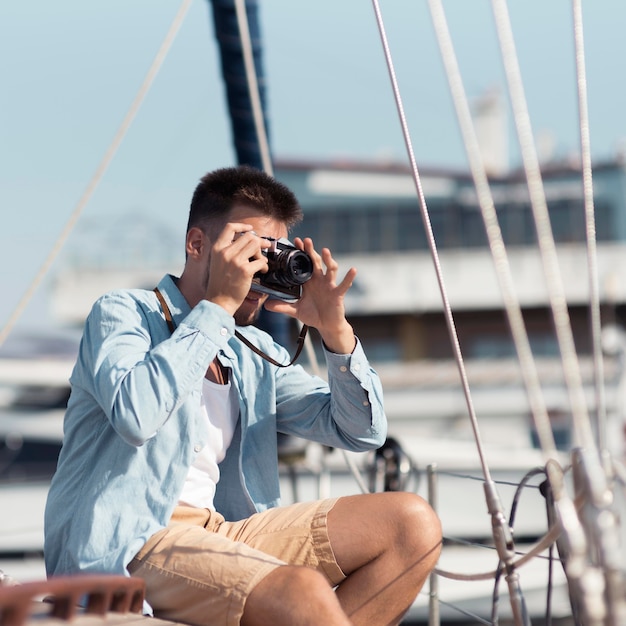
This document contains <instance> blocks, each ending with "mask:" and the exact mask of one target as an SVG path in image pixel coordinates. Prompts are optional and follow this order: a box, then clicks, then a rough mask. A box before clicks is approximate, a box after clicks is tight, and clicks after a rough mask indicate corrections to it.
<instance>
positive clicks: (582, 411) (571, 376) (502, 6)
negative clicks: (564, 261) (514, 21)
mask: <svg viewBox="0 0 626 626" xmlns="http://www.w3.org/2000/svg"><path fill="white" fill-rule="evenodd" d="M491 5H492V9H493V14H494V20H495V24H496V31H497V33H498V39H499V42H500V51H501V56H502V61H503V65H504V71H505V75H506V78H507V83H508V88H509V94H510V99H511V107H512V110H513V117H514V120H515V126H516V129H517V135H518V141H519V144H520V150H521V156H522V162H523V165H524V170H525V172H526V178H527V182H528V191H529V194H530V204H531V208H532V212H533V216H534V219H535V227H536V230H537V242H538V245H539V250H540V252H541V256H542V261H543V270H544V275H545V279H546V283H547V287H548V294H549V299H550V305H551V309H552V316H553V318H554V326H555V330H556V336H557V341H558V344H559V348H560V351H561V360H562V363H563V372H564V376H565V381H566V385H567V389H568V392H569V398H570V405H571V409H572V416H573V421H574V436H575V440H576V445H578V446H581V447H584V448H587V449H593V447H594V442H593V436H592V433H591V426H590V422H589V416H588V413H587V403H586V399H585V394H584V389H583V385H582V378H581V375H580V369H579V366H578V359H577V357H576V348H575V345H574V337H573V333H572V328H571V325H570V320H569V313H568V310H567V302H566V299H565V293H564V290H563V281H562V279H561V273H560V269H559V263H558V258H557V255H556V248H555V243H554V237H553V234H552V227H551V225H550V216H549V213H548V206H547V202H546V196H545V192H544V188H543V181H542V177H541V171H540V167H539V159H538V157H537V151H536V148H535V145H534V139H533V134H532V128H531V124H530V116H529V113H528V106H527V104H526V97H525V94H524V87H523V84H522V78H521V73H520V69H519V64H518V60H517V52H516V50H515V42H514V39H513V32H512V29H511V23H510V20H509V15H508V10H507V7H506V2H505V1H504V0H492V3H491Z"/></svg>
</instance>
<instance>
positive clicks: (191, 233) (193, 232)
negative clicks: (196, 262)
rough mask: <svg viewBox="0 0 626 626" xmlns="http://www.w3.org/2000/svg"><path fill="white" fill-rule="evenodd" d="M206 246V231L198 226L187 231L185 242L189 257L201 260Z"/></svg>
mask: <svg viewBox="0 0 626 626" xmlns="http://www.w3.org/2000/svg"><path fill="white" fill-rule="evenodd" d="M206 245H207V238H206V235H205V234H204V231H203V230H202V229H201V228H198V227H197V226H192V227H191V228H190V229H189V230H188V231H187V239H186V241H185V250H186V252H187V256H191V257H195V258H200V257H201V256H202V253H203V251H204V247H205V246H206Z"/></svg>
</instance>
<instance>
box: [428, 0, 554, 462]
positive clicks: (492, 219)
mask: <svg viewBox="0 0 626 626" xmlns="http://www.w3.org/2000/svg"><path fill="white" fill-rule="evenodd" d="M429 7H430V13H431V19H432V21H433V26H434V31H435V35H436V37H437V42H438V44H439V49H440V52H441V57H442V60H443V63H444V67H445V70H446V76H447V78H448V84H449V86H450V92H451V94H452V100H453V103H454V106H455V109H456V114H457V119H458V122H459V128H460V130H461V135H462V137H463V143H464V146H465V151H466V154H467V159H468V162H469V165H470V170H471V172H472V177H473V179H474V186H475V188H476V193H477V196H478V203H479V206H480V210H481V213H482V216H483V221H484V223H485V230H486V232H487V239H488V241H489V247H490V249H491V255H492V257H493V261H494V269H495V271H496V276H497V278H498V282H499V285H500V290H501V292H502V298H503V302H504V307H505V311H506V314H507V317H508V321H509V326H510V328H511V335H512V337H513V343H514V344H515V348H516V350H517V355H518V359H519V362H520V366H521V372H522V377H523V379H524V383H525V386H526V392H527V395H528V400H529V404H530V408H531V413H532V416H533V419H534V423H535V427H536V430H537V434H538V437H539V442H540V445H541V449H542V451H543V453H544V455H545V457H546V460H547V459H548V458H554V457H555V456H556V444H555V441H554V435H553V434H552V427H551V425H550V418H549V417H548V411H547V408H546V404H545V402H544V397H543V392H542V390H541V383H540V380H539V374H538V372H537V367H536V364H535V360H534V358H533V354H532V350H531V347H530V341H529V339H528V333H527V332H526V327H525V324H524V318H523V316H522V310H521V307H520V304H519V301H518V299H517V296H516V293H515V287H514V282H513V277H512V275H511V269H510V265H509V259H508V255H507V253H506V247H505V245H504V241H503V239H502V232H501V230H500V226H499V223H498V217H497V214H496V210H495V206H494V202H493V197H492V194H491V190H490V188H489V181H488V179H487V173H486V170H485V166H484V163H483V158H482V154H481V150H480V145H479V143H478V138H477V136H476V132H475V129H474V125H473V122H472V114H471V112H470V108H469V104H468V100H467V96H466V94H465V89H464V87H463V81H462V78H461V73H460V70H459V66H458V62H457V58H456V54H455V52H454V46H453V43H452V38H451V36H450V31H449V28H448V24H447V20H446V16H445V13H444V9H443V4H442V2H441V0H429Z"/></svg>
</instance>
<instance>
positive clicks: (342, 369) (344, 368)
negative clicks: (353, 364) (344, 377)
mask: <svg viewBox="0 0 626 626" xmlns="http://www.w3.org/2000/svg"><path fill="white" fill-rule="evenodd" d="M339 371H340V372H347V371H348V368H347V367H346V366H345V365H342V366H340V367H339Z"/></svg>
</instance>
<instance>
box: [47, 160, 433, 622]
mask: <svg viewBox="0 0 626 626" xmlns="http://www.w3.org/2000/svg"><path fill="white" fill-rule="evenodd" d="M300 215H301V211H300V208H299V206H298V203H297V201H296V199H295V197H294V196H293V194H292V193H291V191H289V190H288V189H287V188H286V187H284V186H283V185H282V184H280V183H278V182H277V181H275V180H273V179H272V178H270V177H269V176H266V175H265V174H264V173H262V172H259V171H257V170H254V169H252V168H247V167H238V168H225V169H221V170H217V171H215V172H213V173H209V174H207V175H206V176H205V177H204V178H203V179H202V180H201V182H200V184H199V185H198V187H197V189H196V191H195V193H194V196H193V199H192V203H191V209H190V214H189V223H188V229H187V236H186V261H185V267H184V270H183V272H182V275H181V276H180V278H178V279H176V278H174V277H172V276H169V275H168V276H166V277H165V278H163V280H162V281H161V282H160V284H159V285H158V288H157V289H156V290H155V291H144V290H127V291H116V292H112V293H109V294H107V295H105V296H103V297H102V298H101V299H100V300H99V301H98V302H96V304H95V305H94V307H93V309H92V311H91V313H90V315H89V317H88V319H87V321H86V325H85V331H84V335H83V339H82V342H81V347H80V351H79V356H78V360H77V363H76V366H75V368H74V371H73V373H72V377H71V385H72V393H71V397H70V400H69V403H68V408H67V413H66V417H65V426H64V443H63V448H62V451H61V454H60V457H59V463H58V469H57V472H56V474H55V476H54V478H53V480H52V484H51V488H50V493H49V496H48V502H47V507H46V540H45V557H46V567H47V570H48V574H49V575H58V574H67V573H75V572H110V573H117V574H120V573H130V574H131V575H133V576H140V577H142V578H143V579H145V581H146V599H147V601H148V603H149V605H150V606H149V607H147V608H151V609H152V610H153V611H154V614H155V615H156V616H158V617H163V618H166V619H172V620H177V621H183V622H188V623H190V624H199V625H206V626H222V625H229V626H230V625H235V624H243V625H244V626H249V625H257V624H259V625H260V624H272V625H273V626H280V625H282V624H285V625H289V626H298V625H302V626H307V625H309V624H324V625H325V626H333V625H344V624H370V625H372V624H396V623H398V622H399V620H400V619H401V617H402V615H403V614H404V612H405V611H406V610H407V608H408V607H409V606H410V605H411V603H412V602H413V600H414V598H415V596H416V594H417V592H418V591H419V589H420V588H421V586H422V585H423V583H424V581H425V579H426V577H427V575H428V573H429V572H430V571H431V569H432V568H433V567H434V565H435V562H436V560H437V557H438V553H439V545H440V540H441V535H440V528H439V524H438V521H437V519H436V517H435V515H434V513H433V512H432V510H431V509H430V508H429V507H428V505H426V504H425V503H424V502H423V500H422V499H420V498H419V497H418V496H415V495H413V494H408V493H379V494H367V495H360V496H350V497H345V498H339V499H336V500H324V501H320V502H312V503H299V504H295V505H292V506H288V507H280V506H278V505H279V481H278V467H277V450H276V438H277V432H282V433H287V434H292V435H297V436H300V437H306V438H308V439H311V440H315V441H319V442H321V443H323V444H326V445H329V446H335V447H342V448H346V449H349V450H367V449H373V448H377V447H379V446H380V445H381V444H382V443H383V442H384V439H385V435H386V419H385V415H384V412H383V407H382V393H381V387H380V381H379V379H378V377H377V376H376V374H375V373H374V372H373V371H372V369H371V368H370V366H369V364H368V362H367V360H366V357H365V355H364V353H363V350H362V347H361V345H360V343H359V341H358V340H357V339H356V337H355V336H354V333H353V330H352V327H351V326H350V324H349V323H348V321H347V320H346V317H345V312H344V304H343V301H344V296H345V294H346V292H347V291H348V289H349V288H350V285H351V283H352V281H353V279H354V276H355V274H356V272H355V270H354V269H350V270H349V271H348V272H347V274H346V275H345V277H344V278H343V279H342V280H341V281H338V277H337V271H338V267H337V263H336V261H335V260H334V259H333V257H332V255H331V253H330V252H329V251H328V250H327V249H324V250H322V252H321V254H319V253H318V252H317V251H316V250H315V248H314V246H313V242H312V241H311V240H310V239H305V240H304V241H302V240H299V239H296V240H295V244H296V245H297V247H298V248H299V249H300V250H303V251H304V252H306V253H307V254H308V255H309V257H310V259H311V261H312V266H313V269H312V277H311V279H310V280H309V281H308V282H306V284H305V285H304V288H303V294H302V297H301V298H299V299H297V300H296V301H295V302H286V301H280V300H278V301H276V300H271V299H268V297H267V295H266V294H264V293H261V292H259V291H258V278H257V276H258V273H261V274H262V273H264V272H267V271H268V258H267V249H268V247H269V246H270V245H271V242H270V240H268V239H267V238H273V239H279V238H282V237H286V236H287V234H288V228H289V227H290V226H292V225H293V224H294V223H295V222H296V221H297V220H298V219H300ZM155 245H158V242H155ZM263 306H265V307H266V308H267V309H268V310H272V311H277V312H283V313H286V314H288V315H291V316H293V317H295V318H297V319H298V320H300V322H302V323H303V324H306V325H309V326H312V327H314V328H316V329H317V331H318V332H319V334H320V336H321V338H322V340H323V344H324V352H325V355H326V361H327V365H328V378H329V383H328V384H326V383H325V382H324V381H322V380H321V379H319V378H316V377H312V376H309V375H308V374H306V372H305V371H304V370H303V369H302V368H301V367H299V366H288V367H285V368H281V367H277V366H276V365H273V364H271V363H269V362H268V361H267V360H266V359H264V358H263V356H261V355H260V354H258V353H257V352H256V351H253V350H252V349H251V348H250V347H249V346H248V345H246V344H245V343H244V342H242V341H241V340H240V338H239V337H238V336H235V332H236V331H238V332H240V333H241V334H242V335H245V338H246V339H247V340H248V341H249V342H251V343H252V344H253V346H255V347H256V348H257V349H258V350H259V351H260V352H263V353H265V354H266V355H269V356H270V358H273V359H274V360H275V361H279V362H281V363H285V362H287V361H288V358H289V357H288V353H287V351H286V350H285V349H283V348H281V347H280V346H278V345H277V344H275V343H274V342H273V340H272V339H271V337H269V336H268V335H267V334H265V333H263V332H262V331H260V330H258V329H256V328H255V327H254V326H251V324H252V323H253V322H254V320H255V318H256V316H257V315H258V313H259V311H260V310H261V307H263ZM333 588H334V589H333Z"/></svg>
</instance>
